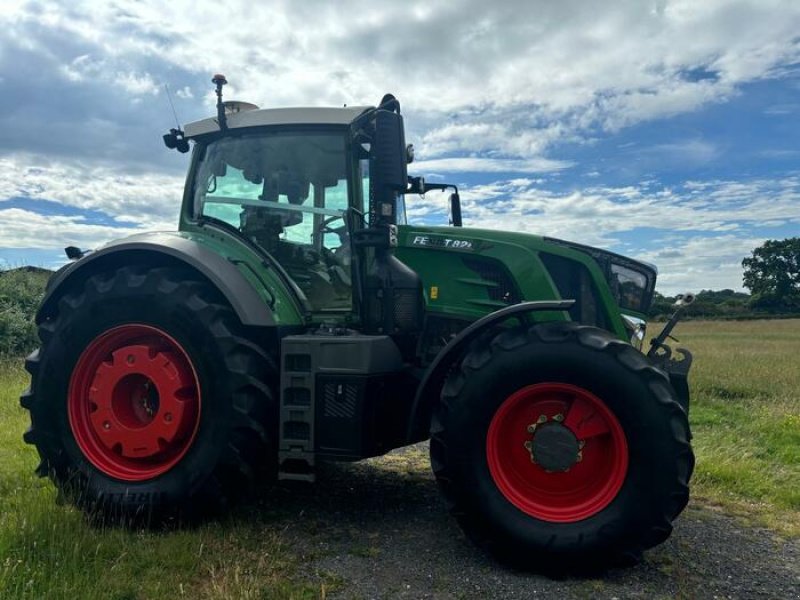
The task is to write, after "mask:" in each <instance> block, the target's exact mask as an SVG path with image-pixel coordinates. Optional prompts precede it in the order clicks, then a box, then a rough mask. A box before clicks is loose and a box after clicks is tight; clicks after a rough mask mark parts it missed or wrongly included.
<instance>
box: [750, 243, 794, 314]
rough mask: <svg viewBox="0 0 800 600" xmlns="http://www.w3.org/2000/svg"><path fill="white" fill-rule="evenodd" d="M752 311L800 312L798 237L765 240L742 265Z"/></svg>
mask: <svg viewBox="0 0 800 600" xmlns="http://www.w3.org/2000/svg"><path fill="white" fill-rule="evenodd" d="M742 266H743V267H744V286H745V287H746V288H748V289H749V290H750V291H751V292H752V293H753V298H752V301H751V304H752V306H753V308H758V309H763V310H770V311H775V312H780V311H798V310H800V237H794V238H788V239H785V240H767V241H766V242H764V243H763V244H762V245H761V246H759V247H758V248H756V249H755V250H753V256H752V257H749V258H745V259H744V260H743V261H742Z"/></svg>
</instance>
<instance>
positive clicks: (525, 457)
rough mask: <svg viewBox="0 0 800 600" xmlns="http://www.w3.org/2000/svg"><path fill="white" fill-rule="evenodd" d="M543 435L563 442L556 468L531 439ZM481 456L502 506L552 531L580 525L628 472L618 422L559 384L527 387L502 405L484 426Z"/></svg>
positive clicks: (587, 396) (591, 399)
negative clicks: (554, 526)
mask: <svg viewBox="0 0 800 600" xmlns="http://www.w3.org/2000/svg"><path fill="white" fill-rule="evenodd" d="M548 427H549V428H551V429H550V431H549V432H548V434H546V437H549V438H550V439H551V440H552V438H553V434H554V433H555V434H558V435H559V436H560V437H559V441H561V440H562V439H563V440H566V441H567V442H569V443H567V444H561V445H556V446H555V448H556V450H557V451H558V452H561V455H560V456H559V460H560V463H559V462H558V461H555V462H554V461H553V459H548V461H545V460H542V458H543V457H544V456H545V450H548V448H545V447H544V441H543V440H544V439H545V438H544V437H540V438H539V439H538V440H537V438H536V436H537V435H539V436H542V435H543V432H545V431H546V430H547V428H548ZM572 444H574V445H572ZM564 447H567V448H568V449H567V450H566V451H564V450H562V448H564ZM549 448H550V449H552V448H554V446H553V445H552V444H551V445H550V446H549ZM537 449H538V450H539V452H540V454H538V455H537ZM564 452H566V460H565V455H564ZM486 455H487V461H488V463H489V471H490V472H491V474H492V478H493V479H494V482H495V484H496V485H497V487H498V489H499V490H500V491H501V492H502V494H503V495H504V496H505V497H506V499H508V501H509V502H511V503H512V504H513V505H514V506H516V507H517V508H518V509H520V510H521V511H522V512H524V513H526V514H528V515H530V516H532V517H535V518H537V519H542V520H544V521H551V522H554V523H570V522H575V521H581V520H583V519H587V518H589V517H591V516H592V515H595V514H597V513H598V512H600V511H601V510H603V509H604V508H605V507H606V506H608V505H609V504H610V503H611V501H612V500H613V499H614V498H615V497H616V495H617V493H618V492H619V490H620V488H621V487H622V484H623V482H624V481H625V475H626V473H627V471H628V445H627V443H626V441H625V434H624V433H623V431H622V426H621V425H620V424H619V421H618V420H617V418H616V417H615V416H614V414H613V413H612V412H611V411H610V410H609V409H608V407H607V406H606V405H605V404H604V403H603V402H602V401H601V400H600V399H599V398H598V397H597V396H595V395H594V394H592V393H591V392H589V391H587V390H585V389H583V388H580V387H577V386H574V385H568V384H564V383H538V384H535V385H530V386H527V387H524V388H522V389H520V390H518V391H517V392H515V393H514V394H512V395H511V396H509V397H508V398H506V400H505V401H504V402H503V404H501V405H500V408H499V409H498V410H497V412H496V413H495V415H494V417H493V418H492V422H491V423H490V425H489V431H488V434H487V437H486ZM540 463H542V464H540ZM544 464H546V465H548V466H550V467H551V468H550V469H547V468H545V466H543V465H544ZM555 464H558V466H557V467H555V468H552V467H553V466H554V465H555Z"/></svg>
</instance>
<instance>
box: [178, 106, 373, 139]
mask: <svg viewBox="0 0 800 600" xmlns="http://www.w3.org/2000/svg"><path fill="white" fill-rule="evenodd" d="M370 108H372V107H371V106H346V107H343V108H332V107H298V108H264V109H257V110H245V111H241V112H235V113H231V114H228V115H227V122H228V129H241V128H244V127H263V126H267V125H349V124H350V123H352V122H353V121H354V120H355V119H356V117H358V116H359V115H361V114H362V113H363V112H364V111H366V110H369V109H370ZM184 130H185V136H186V137H187V138H192V137H197V136H200V135H204V134H206V133H214V132H217V131H219V123H218V122H217V119H216V117H209V118H207V119H201V120H200V121H194V122H193V123H187V124H186V127H185V128H184Z"/></svg>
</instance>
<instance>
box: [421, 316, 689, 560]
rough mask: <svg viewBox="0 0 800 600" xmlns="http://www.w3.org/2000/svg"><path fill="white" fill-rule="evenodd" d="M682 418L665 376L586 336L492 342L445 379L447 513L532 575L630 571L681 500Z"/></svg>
mask: <svg viewBox="0 0 800 600" xmlns="http://www.w3.org/2000/svg"><path fill="white" fill-rule="evenodd" d="M689 440H690V433H689V424H688V420H687V417H686V412H685V411H684V410H683V409H682V408H681V406H680V405H679V403H678V402H677V400H676V398H675V392H674V390H673V389H672V387H671V386H670V383H669V379H668V377H667V376H666V375H665V374H664V373H663V372H661V371H660V370H658V369H656V368H655V367H653V366H652V365H651V364H650V362H649V361H648V359H647V358H646V357H645V356H644V355H642V354H641V353H640V352H638V351H637V350H635V349H634V348H632V347H631V346H630V345H629V344H626V343H625V342H622V341H620V340H618V339H616V338H614V337H613V336H611V335H610V334H609V333H607V332H605V331H602V330H600V329H597V328H593V327H586V326H580V325H577V324H573V323H548V324H542V325H536V326H534V327H532V328H530V329H529V330H525V329H516V330H510V331H507V332H503V333H501V334H499V335H498V336H497V337H496V338H495V339H494V340H493V341H492V343H491V344H490V345H488V346H484V347H476V348H473V349H472V351H471V352H469V353H468V354H467V355H466V356H465V357H464V359H463V360H462V361H461V363H460V365H459V366H458V367H457V368H456V369H454V370H453V371H452V372H451V374H450V375H449V377H448V379H447V381H446V383H445V385H444V388H443V391H442V398H441V402H440V403H439V404H438V406H437V408H436V410H435V411H434V415H433V420H432V426H431V463H432V466H433V470H434V473H435V474H436V478H437V480H438V482H439V484H440V487H441V489H442V491H443V493H444V495H445V497H446V499H447V500H448V501H449V504H450V507H451V511H452V512H453V514H454V515H455V516H456V517H457V519H458V521H459V523H460V524H461V526H462V528H463V529H464V530H465V532H466V533H467V534H468V536H469V537H471V538H472V539H473V540H475V541H477V542H478V543H479V544H481V545H483V546H485V547H486V548H487V549H488V550H490V551H491V552H492V553H493V554H495V555H496V556H497V557H498V558H500V559H502V560H504V561H506V562H510V563H512V564H514V565H515V566H519V567H524V568H528V569H536V570H545V571H547V570H550V571H552V570H554V569H557V570H563V569H571V570H584V569H594V568H597V567H598V566H608V565H613V564H621V563H625V564H629V563H630V562H632V561H634V560H636V559H638V558H639V557H640V555H641V552H642V551H643V550H644V549H646V548H650V547H652V546H654V545H656V544H659V543H660V542H663V541H664V540H665V539H666V538H667V537H668V536H669V534H670V533H671V531H672V524H671V522H672V520H673V519H674V518H675V517H676V516H677V515H678V514H679V513H680V512H681V511H682V510H683V508H684V507H685V506H686V503H687V501H688V498H689V488H688V482H689V478H690V476H691V473H692V469H693V467H694V455H693V453H692V449H691V446H690V444H689Z"/></svg>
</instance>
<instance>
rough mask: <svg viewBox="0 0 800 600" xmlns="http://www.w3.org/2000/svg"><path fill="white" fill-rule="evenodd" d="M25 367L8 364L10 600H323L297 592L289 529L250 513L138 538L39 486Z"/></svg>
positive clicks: (2, 590)
mask: <svg viewBox="0 0 800 600" xmlns="http://www.w3.org/2000/svg"><path fill="white" fill-rule="evenodd" d="M20 363H21V361H13V362H12V361H8V360H5V361H0V423H2V426H0V598H4V599H5V598H8V599H12V598H13V599H25V598H30V599H37V600H38V599H41V598H48V599H49V598H54V599H61V598H63V599H65V600H66V599H69V600H74V599H75V598H81V599H86V600H91V599H95V598H96V599H117V600H123V599H131V600H132V599H140V598H141V599H144V598H178V597H187V598H259V599H262V598H263V599H269V598H315V597H317V596H318V595H319V587H318V586H312V585H311V584H306V583H302V582H300V583H295V582H294V577H293V573H294V572H295V569H296V566H297V562H296V561H297V559H296V558H295V556H294V555H293V553H292V552H290V551H288V550H287V549H285V548H284V545H285V544H286V542H285V541H284V540H283V538H282V536H281V532H280V529H278V528H270V527H269V523H268V522H265V521H264V520H263V517H261V516H259V517H258V518H257V519H256V520H251V519H249V518H247V517H246V516H245V515H244V514H243V513H239V514H238V516H236V515H234V516H231V517H229V518H228V519H224V520H222V521H217V522H213V523H209V524H206V525H204V526H201V527H198V528H195V529H185V530H178V531H170V532H154V531H128V530H125V529H122V528H115V527H107V528H99V527H96V526H91V525H89V524H88V523H87V522H86V520H85V519H84V517H83V515H82V514H81V513H80V512H79V511H77V510H75V509H74V508H72V507H70V506H67V505H63V504H60V503H59V502H58V499H57V497H56V492H55V489H54V487H53V485H52V484H51V483H50V482H49V481H48V480H46V479H39V478H37V477H35V476H34V474H33V469H34V468H35V466H36V464H37V463H38V456H37V454H36V451H35V450H34V449H33V448H32V447H31V446H28V445H26V444H24V443H23V442H22V439H21V436H22V432H23V431H24V430H25V428H26V427H27V425H28V416H27V412H26V411H24V410H23V409H21V408H20V407H19V402H18V395H19V393H20V391H21V390H22V389H23V388H24V387H25V385H26V384H27V377H26V374H25V373H24V371H23V369H22V368H21V366H20Z"/></svg>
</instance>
